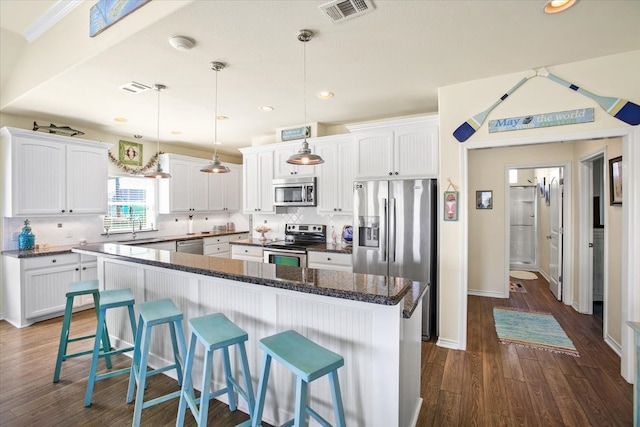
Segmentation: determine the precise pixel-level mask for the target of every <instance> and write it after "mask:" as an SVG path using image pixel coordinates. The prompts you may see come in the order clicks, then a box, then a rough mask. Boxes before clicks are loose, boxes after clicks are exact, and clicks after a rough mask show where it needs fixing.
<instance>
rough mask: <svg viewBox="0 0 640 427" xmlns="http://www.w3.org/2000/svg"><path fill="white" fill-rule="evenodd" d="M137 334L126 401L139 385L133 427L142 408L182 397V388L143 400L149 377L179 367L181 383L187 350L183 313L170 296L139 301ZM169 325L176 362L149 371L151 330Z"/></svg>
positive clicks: (177, 370) (137, 421) (137, 424)
mask: <svg viewBox="0 0 640 427" xmlns="http://www.w3.org/2000/svg"><path fill="white" fill-rule="evenodd" d="M138 313H139V320H138V333H137V335H136V343H135V349H134V350H133V361H132V362H131V370H130V374H129V388H128V390H127V403H131V402H132V401H133V392H134V389H135V387H136V385H137V386H138V390H137V392H136V403H135V408H134V410H133V423H132V425H133V426H134V427H137V426H139V425H140V418H141V416H142V410H143V409H144V408H148V407H149V406H153V405H157V404H158V403H162V402H166V401H167V400H169V399H173V398H174V397H179V396H180V390H177V391H174V392H172V393H168V394H165V395H164V396H160V397H157V398H155V399H152V400H149V401H147V402H145V401H144V389H145V388H146V383H147V378H148V377H150V376H153V375H157V374H160V373H162V372H166V371H169V370H171V369H175V370H176V375H177V377H178V384H179V385H182V366H183V359H182V358H183V357H184V354H185V353H186V351H185V344H184V333H183V331H182V318H183V316H182V312H181V311H180V310H179V309H178V307H176V305H175V304H174V303H173V301H171V300H170V299H169V298H165V299H161V300H156V301H148V302H143V303H141V304H138ZM165 323H166V324H168V326H169V331H170V332H171V345H172V347H173V359H174V363H173V364H171V365H169V366H164V367H162V368H158V369H153V370H151V371H147V365H148V362H149V347H150V345H151V329H152V328H153V327H154V326H158V325H162V324H165Z"/></svg>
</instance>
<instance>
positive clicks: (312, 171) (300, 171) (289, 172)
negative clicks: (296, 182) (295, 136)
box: [273, 141, 317, 178]
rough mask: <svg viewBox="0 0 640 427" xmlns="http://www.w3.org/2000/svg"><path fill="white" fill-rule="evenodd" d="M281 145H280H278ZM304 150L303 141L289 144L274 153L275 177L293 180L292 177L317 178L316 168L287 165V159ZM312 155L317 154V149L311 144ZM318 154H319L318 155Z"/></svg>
mask: <svg viewBox="0 0 640 427" xmlns="http://www.w3.org/2000/svg"><path fill="white" fill-rule="evenodd" d="M278 145H280V144H278ZM300 148H302V141H296V142H295V143H293V142H287V143H286V145H281V146H280V147H279V148H276V149H275V150H274V151H273V177H274V178H291V177H292V176H315V175H316V167H315V166H298V165H292V164H290V163H287V159H288V158H289V157H291V156H292V155H294V154H296V153H297V152H298V151H300ZM309 148H310V149H311V152H312V153H316V150H315V147H314V146H313V144H312V143H309ZM316 154H317V153H316Z"/></svg>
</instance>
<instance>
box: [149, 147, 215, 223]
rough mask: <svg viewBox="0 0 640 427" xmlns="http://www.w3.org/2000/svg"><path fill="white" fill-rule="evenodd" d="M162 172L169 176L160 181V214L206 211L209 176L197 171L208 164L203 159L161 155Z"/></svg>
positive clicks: (207, 206) (207, 207)
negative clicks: (169, 176) (169, 175)
mask: <svg viewBox="0 0 640 427" xmlns="http://www.w3.org/2000/svg"><path fill="white" fill-rule="evenodd" d="M160 162H161V165H162V169H163V170H164V171H165V172H168V173H170V174H171V178H169V179H161V180H160V183H159V188H160V194H159V197H158V200H159V206H160V209H159V211H160V213H161V214H168V213H179V212H182V213H185V212H186V213H195V212H207V211H208V210H209V174H208V173H205V172H200V169H201V168H202V167H204V166H205V165H207V163H208V162H207V161H206V160H204V159H195V158H192V157H186V156H179V155H176V154H162V155H161V156H160Z"/></svg>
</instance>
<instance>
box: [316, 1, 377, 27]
mask: <svg viewBox="0 0 640 427" xmlns="http://www.w3.org/2000/svg"><path fill="white" fill-rule="evenodd" d="M373 9H374V7H373V3H372V2H371V0H334V1H331V2H329V3H325V4H323V5H322V6H320V10H322V11H323V12H324V13H325V14H326V15H327V17H328V18H329V19H330V20H331V22H334V23H337V22H342V21H346V20H348V19H353V18H357V17H358V16H361V15H364V14H365V13H369V12H371V11H372V10H373Z"/></svg>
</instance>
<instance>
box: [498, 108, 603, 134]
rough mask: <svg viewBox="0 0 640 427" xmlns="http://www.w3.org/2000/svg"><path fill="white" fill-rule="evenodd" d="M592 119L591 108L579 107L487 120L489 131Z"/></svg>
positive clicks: (566, 123) (581, 121) (573, 122)
mask: <svg viewBox="0 0 640 427" xmlns="http://www.w3.org/2000/svg"><path fill="white" fill-rule="evenodd" d="M592 121H593V108H580V109H577V110H568V111H558V112H556V113H544V114H533V115H530V116H522V117H511V118H507V119H497V120H489V133H495V132H507V131H511V130H522V129H534V128H542V127H550V126H562V125H573V124H576V123H589V122H592Z"/></svg>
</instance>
